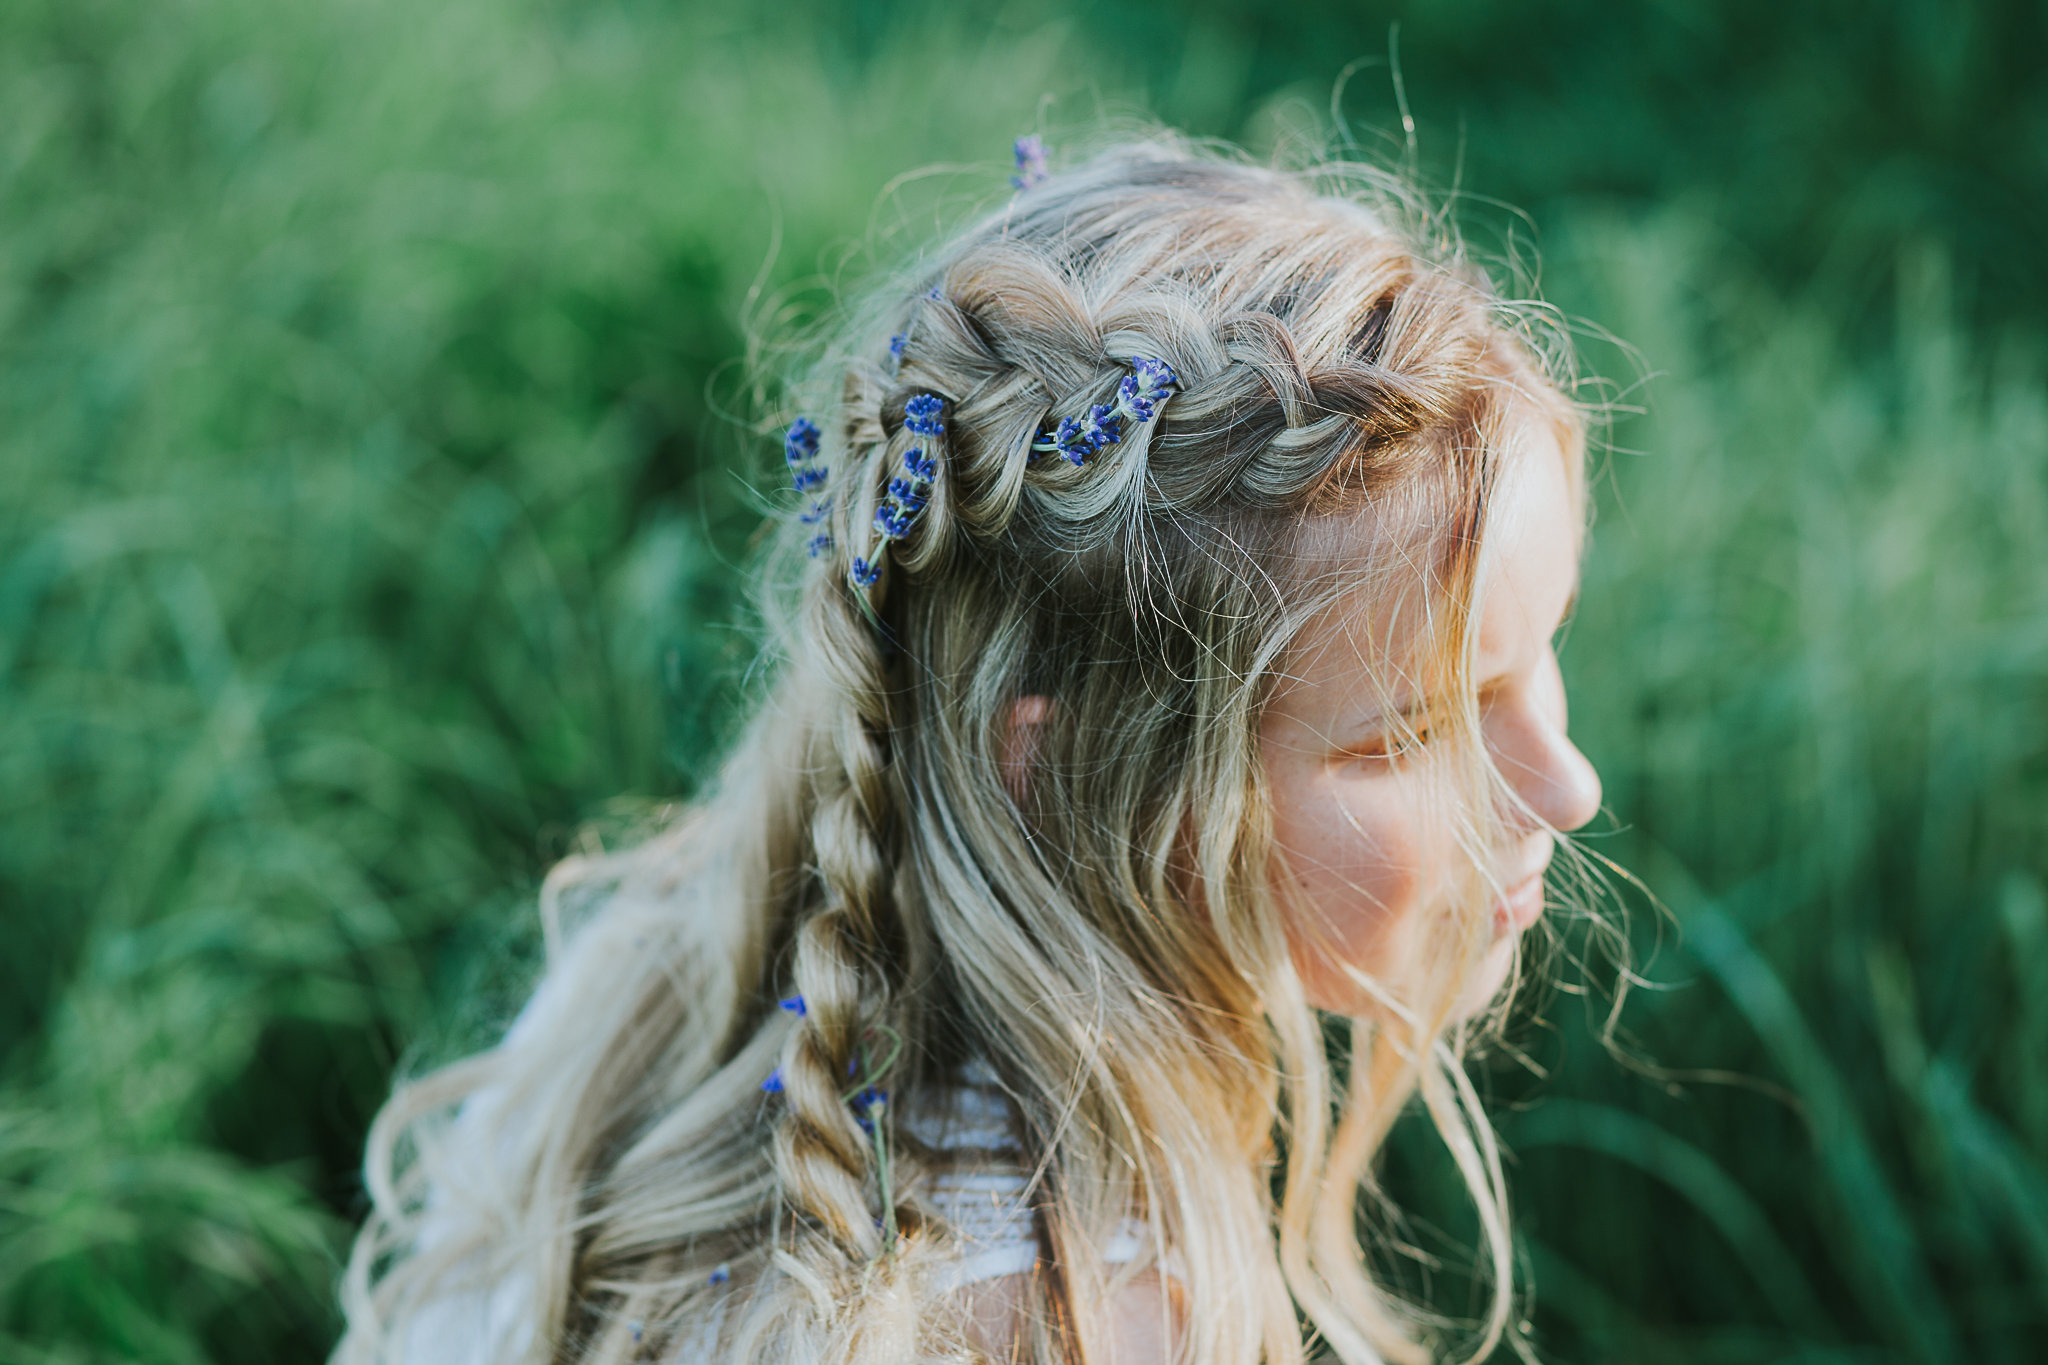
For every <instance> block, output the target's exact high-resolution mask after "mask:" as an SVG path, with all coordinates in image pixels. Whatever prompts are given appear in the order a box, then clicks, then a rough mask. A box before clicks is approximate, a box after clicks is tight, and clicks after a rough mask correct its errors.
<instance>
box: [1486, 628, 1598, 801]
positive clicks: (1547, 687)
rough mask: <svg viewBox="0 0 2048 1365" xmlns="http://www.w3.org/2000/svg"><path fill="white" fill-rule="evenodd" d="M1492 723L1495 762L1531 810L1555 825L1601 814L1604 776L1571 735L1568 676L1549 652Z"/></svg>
mask: <svg viewBox="0 0 2048 1365" xmlns="http://www.w3.org/2000/svg"><path fill="white" fill-rule="evenodd" d="M1502 710H1503V714H1501V715H1499V716H1498V717H1497V720H1496V724H1495V726H1494V727H1493V728H1494V730H1495V734H1494V735H1493V736H1492V737H1491V740H1490V742H1491V744H1492V746H1493V750H1494V761H1495V762H1496V763H1497V764H1499V766H1500V771H1501V775H1502V776H1503V777H1505V778H1506V779H1507V780H1508V782H1509V784H1510V785H1512V786H1513V787H1514V789H1515V791H1516V792H1517V793H1518V794H1519V795H1520V796H1521V798H1522V799H1523V800H1524V801H1526V802H1528V803H1529V808H1530V810H1532V811H1534V812H1535V813H1536V815H1537V816H1538V817H1539V818H1541V819H1542V820H1543V821H1544V823H1545V824H1548V825H1549V826H1550V827H1551V828H1552V829H1558V830H1574V829H1577V828H1579V827H1580V826H1581V825H1583V824H1585V823H1586V822H1587V821H1589V820H1591V819H1592V818H1593V817H1594V816H1595V815H1597V814H1599V812H1600V774H1599V773H1597V772H1595V771H1594V769H1593V765H1592V763H1590V762H1589V761H1587V758H1586V756H1585V755H1584V754H1582V753H1580V752H1579V749H1578V746H1577V745H1575V744H1573V743H1572V742H1571V739H1570V738H1569V737H1568V736H1567V734H1566V726H1565V701H1564V678H1563V676H1562V675H1561V674H1560V673H1559V672H1558V670H1557V656H1556V655H1555V654H1551V653H1549V652H1547V651H1546V653H1545V657H1544V659H1543V661H1542V663H1541V665H1540V666H1539V668H1538V670H1537V675H1536V676H1535V677H1534V678H1532V679H1531V680H1530V684H1529V686H1528V687H1527V688H1526V689H1525V690H1524V692H1523V695H1521V696H1520V697H1517V698H1513V699H1511V700H1509V701H1508V704H1507V705H1506V706H1505V707H1504V708H1502Z"/></svg>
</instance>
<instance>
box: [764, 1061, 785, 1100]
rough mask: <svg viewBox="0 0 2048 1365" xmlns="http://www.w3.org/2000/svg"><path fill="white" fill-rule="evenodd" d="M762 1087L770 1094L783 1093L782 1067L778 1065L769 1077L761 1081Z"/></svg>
mask: <svg viewBox="0 0 2048 1365" xmlns="http://www.w3.org/2000/svg"><path fill="white" fill-rule="evenodd" d="M761 1089H762V1090H763V1091H765V1092H767V1093H768V1094H770V1095H780V1094H781V1093H782V1068H781V1067H779V1066H778V1067H776V1068H775V1069H774V1070H773V1071H771V1072H769V1073H768V1079H767V1080H765V1081H763V1082H761Z"/></svg>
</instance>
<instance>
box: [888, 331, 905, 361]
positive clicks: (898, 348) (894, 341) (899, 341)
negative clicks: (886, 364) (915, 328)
mask: <svg viewBox="0 0 2048 1365" xmlns="http://www.w3.org/2000/svg"><path fill="white" fill-rule="evenodd" d="M908 340H910V338H909V337H908V336H907V335H905V334H904V333H902V332H898V333H897V334H896V335H895V336H892V337H890V338H889V358H890V359H891V360H901V359H903V343H904V342H906V341H908Z"/></svg>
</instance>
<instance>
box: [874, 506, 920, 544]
mask: <svg viewBox="0 0 2048 1365" xmlns="http://www.w3.org/2000/svg"><path fill="white" fill-rule="evenodd" d="M923 509H924V504H923V503H919V504H918V505H917V506H916V507H899V506H897V505H896V504H895V503H894V502H891V501H884V502H883V503H882V505H881V506H879V507H877V508H876V509H875V529H876V530H877V531H880V532H881V533H882V537H883V539H885V540H901V539H903V538H904V537H905V536H907V535H909V534H910V528H911V527H913V526H915V525H917V514H918V513H919V512H920V511H922V510H923Z"/></svg>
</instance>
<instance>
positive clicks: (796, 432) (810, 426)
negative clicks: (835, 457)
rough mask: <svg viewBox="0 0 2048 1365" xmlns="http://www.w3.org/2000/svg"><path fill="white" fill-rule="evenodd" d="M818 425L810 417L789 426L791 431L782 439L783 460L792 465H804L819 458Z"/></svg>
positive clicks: (799, 419)
mask: <svg viewBox="0 0 2048 1365" xmlns="http://www.w3.org/2000/svg"><path fill="white" fill-rule="evenodd" d="M818 435H819V432H818V424H817V423H816V422H813V421H812V420H811V419H810V418H808V417H799V418H797V419H796V420H795V421H794V422H791V423H790V424H789V430H788V432H786V433H785V434H784V435H783V438H782V458H783V459H784V460H786V461H788V462H789V463H790V464H792V465H799V464H803V463H805V462H806V461H808V460H814V459H816V458H817V456H818Z"/></svg>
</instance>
